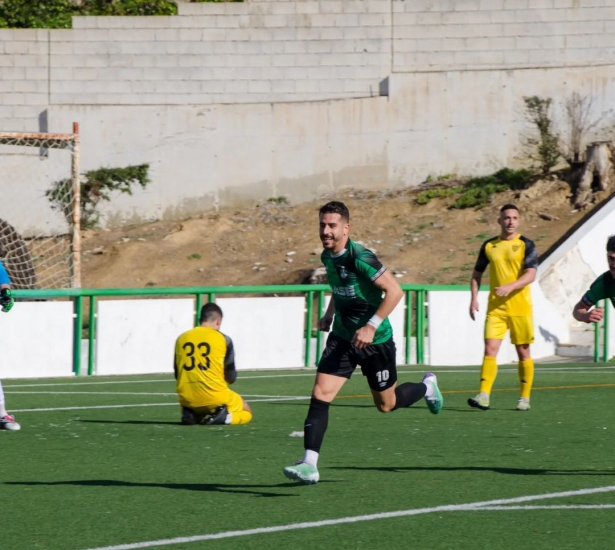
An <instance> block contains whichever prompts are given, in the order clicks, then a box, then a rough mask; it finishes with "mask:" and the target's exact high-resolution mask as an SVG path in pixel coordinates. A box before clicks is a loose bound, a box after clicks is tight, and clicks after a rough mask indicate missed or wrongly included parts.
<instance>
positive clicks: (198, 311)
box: [194, 292, 203, 327]
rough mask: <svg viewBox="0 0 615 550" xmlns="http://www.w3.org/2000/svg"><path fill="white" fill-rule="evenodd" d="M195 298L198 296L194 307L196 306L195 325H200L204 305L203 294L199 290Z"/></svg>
mask: <svg viewBox="0 0 615 550" xmlns="http://www.w3.org/2000/svg"><path fill="white" fill-rule="evenodd" d="M195 298H196V301H195V306H194V307H195V308H196V311H195V312H194V326H195V327H198V326H199V324H200V320H201V307H202V305H203V295H202V294H199V293H198V292H197V294H196V296H195Z"/></svg>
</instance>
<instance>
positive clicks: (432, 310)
mask: <svg viewBox="0 0 615 550" xmlns="http://www.w3.org/2000/svg"><path fill="white" fill-rule="evenodd" d="M531 289H532V302H533V308H534V344H532V346H531V353H532V357H533V358H534V359H540V358H543V357H549V356H551V355H555V349H556V347H557V345H558V344H559V343H560V342H565V341H566V340H567V338H568V324H567V320H566V319H562V317H561V315H560V314H559V312H558V311H557V308H556V307H555V306H553V304H551V303H550V302H549V301H548V300H547V299H546V298H545V296H544V294H543V293H542V290H541V289H540V287H539V286H538V285H536V284H534V285H532V287H531ZM488 295H489V293H488V292H487V291H481V292H479V296H478V299H479V308H480V309H479V311H478V312H477V314H476V320H475V321H472V320H471V319H470V315H469V304H470V292H469V291H467V292H459V291H438V292H429V297H428V299H429V310H428V311H429V336H430V338H429V350H430V361H429V363H430V364H431V365H450V366H454V365H480V364H481V363H482V360H483V351H484V332H483V331H484V326H485V317H486V311H487V298H488ZM517 360H518V359H517V352H516V350H515V347H514V346H513V345H512V344H511V342H510V333H507V335H506V338H505V339H504V341H503V342H502V346H501V347H500V352H499V353H498V363H499V364H504V363H516V362H517Z"/></svg>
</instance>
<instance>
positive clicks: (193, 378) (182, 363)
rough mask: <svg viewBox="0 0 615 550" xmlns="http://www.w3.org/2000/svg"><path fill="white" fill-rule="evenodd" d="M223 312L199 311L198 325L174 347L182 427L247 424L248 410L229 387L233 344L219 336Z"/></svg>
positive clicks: (232, 378) (210, 308)
mask: <svg viewBox="0 0 615 550" xmlns="http://www.w3.org/2000/svg"><path fill="white" fill-rule="evenodd" d="M221 323H222V310H221V309H220V306H218V305H217V304H214V303H209V304H205V305H204V306H203V307H202V308H201V315H200V325H199V326H198V327H195V328H193V329H191V330H189V331H187V332H184V333H183V334H181V335H180V336H179V337H178V338H177V341H176V343H175V364H174V370H175V379H176V380H177V385H176V389H177V395H178V396H179V404H180V405H181V407H182V416H181V421H182V424H187V425H193V424H247V423H248V422H250V420H252V411H251V410H250V406H249V405H248V403H246V401H244V400H243V399H242V397H241V396H240V395H239V394H238V393H236V392H234V391H232V390H231V389H230V388H229V387H228V385H229V384H233V383H234V382H235V380H236V379H237V371H236V369H235V353H234V350H233V342H232V340H231V339H230V338H229V337H228V336H226V335H225V334H222V333H221V332H220V325H221Z"/></svg>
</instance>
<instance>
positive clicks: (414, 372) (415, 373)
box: [3, 365, 615, 389]
mask: <svg viewBox="0 0 615 550" xmlns="http://www.w3.org/2000/svg"><path fill="white" fill-rule="evenodd" d="M415 367H416V366H415ZM428 367H429V366H428V365H425V368H426V369H427V368H428ZM536 370H537V371H538V373H539V374H558V373H562V372H567V371H581V372H593V371H596V374H598V373H601V372H602V371H605V370H606V371H615V366H603V367H601V366H591V367H548V368H540V367H539V368H538V369H536ZM431 371H433V372H435V373H436V374H476V373H477V372H479V371H480V369H479V368H478V367H476V368H474V369H456V368H453V369H439V368H437V367H436V368H433V369H431ZM421 372H422V371H419V370H411V371H410V370H400V371H399V372H398V375H400V376H402V375H410V376H418V375H419V374H420V373H421ZM498 372H499V373H515V374H516V373H517V368H516V367H510V368H505V367H503V368H500V369H499V370H498ZM315 375H316V370H315V369H314V370H312V371H311V372H309V373H304V372H300V373H296V374H261V375H255V376H243V375H242V374H241V371H239V379H241V380H258V379H259V378H301V377H311V378H313V377H314V376H315ZM75 380H77V379H75V378H71V379H70V380H69V381H67V382H54V383H44V384H41V383H35V384H10V383H6V382H4V383H3V386H4V388H5V389H6V388H36V387H53V386H98V385H103V384H156V383H162V382H164V383H174V382H175V381H174V380H173V379H172V378H162V379H155V380H97V381H91V382H76V381H75Z"/></svg>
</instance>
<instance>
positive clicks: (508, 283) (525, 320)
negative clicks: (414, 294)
mask: <svg viewBox="0 0 615 550" xmlns="http://www.w3.org/2000/svg"><path fill="white" fill-rule="evenodd" d="M498 223H499V225H500V227H501V232H500V236H499V237H494V238H493V239H489V240H488V241H485V242H484V243H483V245H482V246H481V249H480V253H479V255H478V260H477V262H476V266H475V268H474V273H473V274H472V281H471V283H470V288H471V294H472V298H471V302H470V317H471V318H472V320H474V318H475V313H476V312H477V311H478V289H479V287H480V282H481V278H482V275H483V272H484V271H485V269H487V266H489V303H488V306H487V319H486V321H485V355H484V358H483V364H482V366H481V372H480V390H479V393H478V395H477V396H476V397H474V398H470V399H468V405H470V406H471V407H476V408H478V409H482V410H487V409H489V407H490V404H489V403H490V402H489V396H490V394H491V388H492V387H493V383H494V382H495V378H496V376H497V372H498V365H497V361H496V357H497V354H498V351H499V349H500V345H501V344H502V340H503V339H504V337H505V336H506V332H507V331H508V330H510V340H511V342H512V343H513V344H514V346H515V348H516V350H517V355H518V356H519V381H520V385H521V396H520V397H519V400H518V402H517V410H519V411H529V409H530V392H531V390H532V383H533V381H534V362H533V361H532V358H531V356H530V344H532V343H534V320H533V316H532V296H531V293H530V286H529V285H530V284H531V283H532V282H533V281H534V279H535V278H536V268H537V267H538V254H537V252H536V245H535V244H534V243H533V242H532V241H530V240H529V239H528V238H526V237H523V236H522V235H520V234H519V233H518V232H517V229H518V227H519V209H518V208H517V207H516V206H515V205H514V204H506V205H504V206H503V207H502V208H501V209H500V216H499V218H498Z"/></svg>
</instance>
